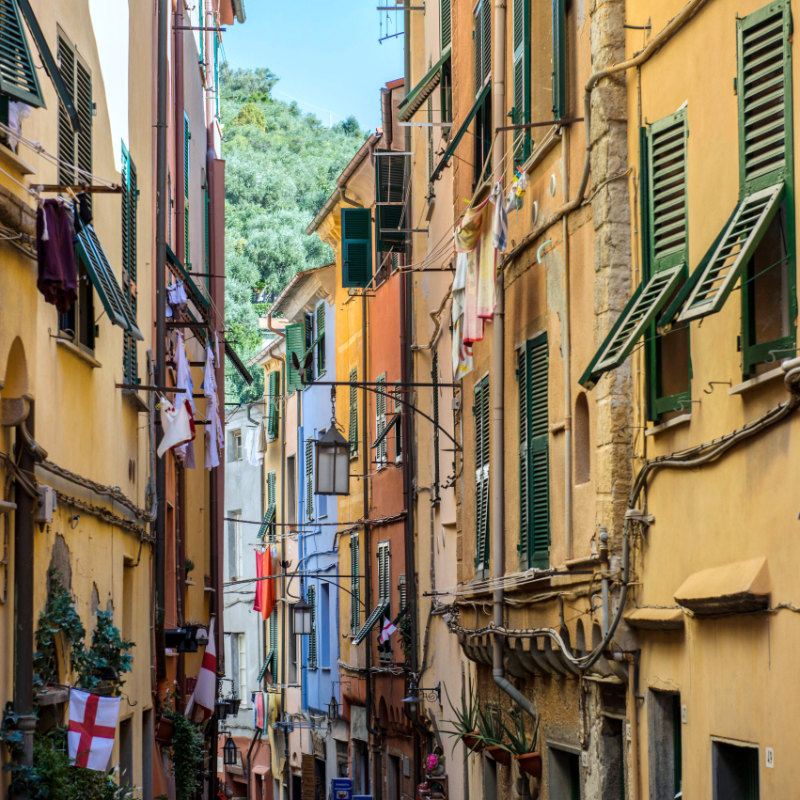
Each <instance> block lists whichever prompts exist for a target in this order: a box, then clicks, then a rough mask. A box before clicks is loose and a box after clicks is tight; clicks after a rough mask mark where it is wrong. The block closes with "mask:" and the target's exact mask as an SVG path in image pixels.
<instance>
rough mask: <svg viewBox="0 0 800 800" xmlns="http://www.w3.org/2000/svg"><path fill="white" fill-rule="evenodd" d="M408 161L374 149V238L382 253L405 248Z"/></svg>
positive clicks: (407, 226)
mask: <svg viewBox="0 0 800 800" xmlns="http://www.w3.org/2000/svg"><path fill="white" fill-rule="evenodd" d="M406 164H407V161H406V157H405V156H403V155H397V154H393V153H390V152H388V151H380V150H379V151H377V152H376V153H375V239H376V249H377V250H378V252H380V253H388V252H402V251H403V250H404V249H405V246H406V242H407V241H408V237H409V234H407V233H405V230H406V229H407V228H409V227H410V226H409V225H408V224H407V222H406V215H405V201H406V179H407V175H406V172H407V170H406Z"/></svg>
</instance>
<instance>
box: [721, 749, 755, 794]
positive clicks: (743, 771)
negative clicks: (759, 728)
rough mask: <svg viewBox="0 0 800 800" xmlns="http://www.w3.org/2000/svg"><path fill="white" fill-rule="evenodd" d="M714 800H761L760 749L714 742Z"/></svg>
mask: <svg viewBox="0 0 800 800" xmlns="http://www.w3.org/2000/svg"><path fill="white" fill-rule="evenodd" d="M711 744H712V749H711V761H712V776H713V782H714V786H713V791H714V800H758V798H759V796H760V793H759V785H758V783H759V782H758V748H757V747H753V746H748V745H735V744H731V743H728V742H717V741H714V742H712V743H711Z"/></svg>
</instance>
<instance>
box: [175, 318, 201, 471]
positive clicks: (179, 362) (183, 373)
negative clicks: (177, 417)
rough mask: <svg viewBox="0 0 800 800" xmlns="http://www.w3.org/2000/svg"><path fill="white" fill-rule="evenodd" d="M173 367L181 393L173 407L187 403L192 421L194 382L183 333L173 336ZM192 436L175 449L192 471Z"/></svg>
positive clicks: (195, 411)
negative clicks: (190, 439)
mask: <svg viewBox="0 0 800 800" xmlns="http://www.w3.org/2000/svg"><path fill="white" fill-rule="evenodd" d="M175 367H176V372H177V381H176V383H177V387H178V389H180V390H181V391H180V392H179V393H178V394H177V395H176V396H175V405H176V406H178V405H179V403H181V402H183V401H184V400H185V401H186V402H188V404H189V408H190V409H191V412H192V421H194V417H195V415H196V414H197V409H196V408H195V406H194V398H193V397H192V394H193V393H194V382H193V381H192V371H191V370H190V369H189V359H188V358H187V357H186V345H185V344H184V339H183V332H182V331H178V332H177V333H176V334H175ZM193 440H194V436H192V441H189V442H187V443H186V444H183V445H180V446H179V447H176V448H175V454H176V455H177V456H178V458H180V459H181V460H182V461H183V465H184V467H186V468H187V469H194V467H195V463H194V441H193Z"/></svg>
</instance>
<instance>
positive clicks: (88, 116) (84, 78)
mask: <svg viewBox="0 0 800 800" xmlns="http://www.w3.org/2000/svg"><path fill="white" fill-rule="evenodd" d="M75 100H76V106H77V109H78V119H79V120H80V125H81V127H80V130H79V131H78V133H77V134H76V135H77V140H78V152H77V156H78V159H77V162H76V163H77V165H78V170H79V172H78V173H77V175H76V178H77V182H78V183H91V182H92V179H91V174H92V123H93V121H94V105H93V103H92V76H91V73H90V72H89V70H88V68H87V67H85V66H84V65H83V63H82V62H81V61H80V60H76V64H75ZM87 201H88V203H89V208H90V209H91V207H92V195H91V194H90V195H89V197H88V198H87Z"/></svg>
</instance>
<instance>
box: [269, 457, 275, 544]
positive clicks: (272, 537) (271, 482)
mask: <svg viewBox="0 0 800 800" xmlns="http://www.w3.org/2000/svg"><path fill="white" fill-rule="evenodd" d="M276 509H277V497H276V492H275V471H274V470H270V471H269V472H268V473H267V516H268V518H269V522H270V524H269V525H268V526H267V541H268V542H275V541H277V537H276V535H275V525H274V522H275V512H276Z"/></svg>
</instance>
